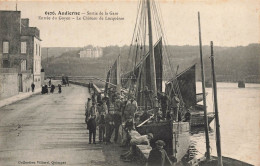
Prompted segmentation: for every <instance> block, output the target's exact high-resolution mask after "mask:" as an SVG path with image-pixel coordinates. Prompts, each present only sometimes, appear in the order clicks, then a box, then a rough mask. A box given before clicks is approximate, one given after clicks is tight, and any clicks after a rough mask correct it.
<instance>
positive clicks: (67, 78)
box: [65, 76, 70, 86]
mask: <svg viewBox="0 0 260 166" xmlns="http://www.w3.org/2000/svg"><path fill="white" fill-rule="evenodd" d="M65 78H66V82H67V84H68V86H70V83H69V77H68V76H66V77H65Z"/></svg>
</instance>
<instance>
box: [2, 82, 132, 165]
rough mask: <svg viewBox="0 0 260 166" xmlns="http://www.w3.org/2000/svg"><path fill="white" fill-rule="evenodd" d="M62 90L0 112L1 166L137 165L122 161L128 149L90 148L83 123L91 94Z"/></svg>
mask: <svg viewBox="0 0 260 166" xmlns="http://www.w3.org/2000/svg"><path fill="white" fill-rule="evenodd" d="M62 90H63V92H62V94H58V93H57V91H56V92H55V93H54V94H49V95H40V94H38V95H34V96H32V97H30V98H28V99H25V100H22V101H20V102H17V103H15V104H12V105H9V106H6V107H3V108H1V109H0V166H9V165H10V166H14V165H19V166H21V165H23V166H25V165H26V166H27V165H37V166H44V165H53V164H55V165H84V166H90V165H91V166H92V165H98V166H100V165H101V166H103V165H104V166H109V165H113V166H117V165H118V166H124V165H136V164H135V163H124V162H122V161H120V159H119V155H120V154H121V153H122V152H124V151H125V149H122V148H119V146H118V145H116V144H112V145H104V144H97V145H93V144H88V131H87V130H86V125H85V123H84V102H85V101H86V99H87V98H88V97H89V93H88V90H87V88H84V87H80V86H76V85H71V86H70V87H63V89H62ZM97 138H98V137H97ZM37 161H40V162H41V163H40V162H38V163H37ZM34 162H35V164H33V163H34ZM44 162H47V163H45V164H44ZM54 162H56V163H54ZM23 163H24V164H23Z"/></svg>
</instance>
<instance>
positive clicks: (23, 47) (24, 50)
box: [21, 42, 26, 54]
mask: <svg viewBox="0 0 260 166" xmlns="http://www.w3.org/2000/svg"><path fill="white" fill-rule="evenodd" d="M21 53H22V54H26V42H21Z"/></svg>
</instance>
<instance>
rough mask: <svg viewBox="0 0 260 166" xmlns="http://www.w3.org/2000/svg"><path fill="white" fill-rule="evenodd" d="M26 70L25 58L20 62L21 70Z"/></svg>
mask: <svg viewBox="0 0 260 166" xmlns="http://www.w3.org/2000/svg"><path fill="white" fill-rule="evenodd" d="M25 70H26V60H22V62H21V71H25Z"/></svg>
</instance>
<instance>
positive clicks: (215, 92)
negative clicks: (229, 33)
mask: <svg viewBox="0 0 260 166" xmlns="http://www.w3.org/2000/svg"><path fill="white" fill-rule="evenodd" d="M210 47H211V67H212V79H213V89H214V107H215V119H216V136H217V140H216V146H217V154H218V166H223V163H222V155H221V142H220V130H219V127H220V125H219V117H218V100H217V84H216V75H215V67H214V55H213V42H212V41H211V42H210Z"/></svg>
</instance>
